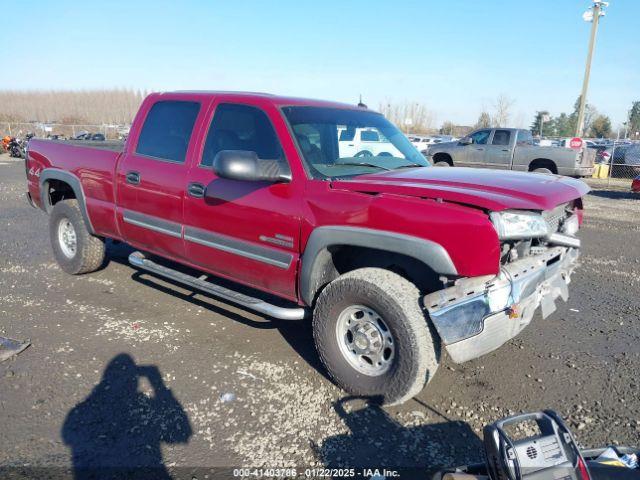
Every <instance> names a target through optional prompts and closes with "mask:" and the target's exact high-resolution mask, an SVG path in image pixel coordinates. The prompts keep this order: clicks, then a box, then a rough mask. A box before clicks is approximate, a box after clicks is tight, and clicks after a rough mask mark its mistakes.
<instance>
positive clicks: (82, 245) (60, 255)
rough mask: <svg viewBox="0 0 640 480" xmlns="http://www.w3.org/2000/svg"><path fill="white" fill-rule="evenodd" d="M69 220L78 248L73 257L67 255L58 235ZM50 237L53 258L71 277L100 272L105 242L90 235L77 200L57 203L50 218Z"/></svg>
mask: <svg viewBox="0 0 640 480" xmlns="http://www.w3.org/2000/svg"><path fill="white" fill-rule="evenodd" d="M65 220H68V221H69V223H70V224H71V225H72V226H73V230H74V231H75V237H76V248H75V253H74V254H73V255H68V254H65V252H64V247H63V246H62V245H61V240H60V235H59V234H58V232H59V229H60V224H61V223H62V222H63V221H65ZM49 237H50V239H51V246H52V248H53V256H54V257H55V259H56V262H58V265H60V268H62V270H64V271H65V272H67V273H69V274H71V275H79V274H82V273H89V272H94V271H96V270H98V269H99V268H100V267H101V266H102V264H103V262H104V257H105V244H104V240H103V239H101V238H99V237H95V236H93V235H91V234H90V233H89V230H88V229H87V226H86V224H85V223H84V218H83V217H82V211H81V210H80V205H79V204H78V201H77V200H75V199H74V200H63V201H60V202H58V203H56V204H55V205H54V207H53V210H52V211H51V216H50V217H49Z"/></svg>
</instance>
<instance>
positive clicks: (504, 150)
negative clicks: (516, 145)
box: [502, 148, 511, 152]
mask: <svg viewBox="0 0 640 480" xmlns="http://www.w3.org/2000/svg"><path fill="white" fill-rule="evenodd" d="M502 151H503V152H510V151H511V150H509V149H508V148H503V149H502Z"/></svg>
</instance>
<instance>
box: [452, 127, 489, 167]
mask: <svg viewBox="0 0 640 480" xmlns="http://www.w3.org/2000/svg"><path fill="white" fill-rule="evenodd" d="M490 136H491V129H485V130H478V131H477V132H473V133H472V134H471V135H469V138H471V139H472V140H473V143H471V144H470V145H466V146H465V147H463V148H462V162H457V163H458V164H460V165H463V166H465V167H476V168H483V167H485V164H484V161H485V157H484V154H485V148H486V146H487V143H488V141H489V137H490ZM454 162H455V160H454Z"/></svg>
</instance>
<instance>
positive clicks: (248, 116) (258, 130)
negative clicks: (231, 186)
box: [200, 103, 283, 167]
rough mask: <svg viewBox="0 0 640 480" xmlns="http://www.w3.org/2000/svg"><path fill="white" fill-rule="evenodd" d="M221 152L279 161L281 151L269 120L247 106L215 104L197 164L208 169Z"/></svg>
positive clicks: (257, 109)
mask: <svg viewBox="0 0 640 480" xmlns="http://www.w3.org/2000/svg"><path fill="white" fill-rule="evenodd" d="M221 150H248V151H251V152H256V154H257V155H258V158H260V159H262V160H267V159H268V160H279V159H281V158H283V154H282V148H281V147H280V142H279V141H278V137H277V136H276V132H275V130H274V129H273V126H272V125H271V122H270V121H269V117H267V114H266V113H264V112H263V111H262V110H260V109H259V108H256V107H252V106H250V105H238V104H233V103H223V104H220V105H218V107H217V108H216V113H215V114H214V116H213V120H212V121H211V127H210V128H209V133H208V134H207V140H206V142H205V144H204V152H203V153H202V161H201V162H200V165H204V166H207V167H210V166H211V165H213V159H214V158H215V157H216V155H217V154H218V152H220V151H221Z"/></svg>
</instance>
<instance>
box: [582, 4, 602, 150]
mask: <svg viewBox="0 0 640 480" xmlns="http://www.w3.org/2000/svg"><path fill="white" fill-rule="evenodd" d="M608 6H609V2H603V1H601V0H595V1H594V2H593V5H592V6H591V8H590V9H589V10H587V11H586V12H585V13H584V15H582V18H583V19H584V21H585V22H591V37H590V38H589V52H588V53H587V65H586V66H585V69H584V80H583V82H582V94H581V95H580V109H579V110H578V123H577V125H576V137H581V136H582V130H583V129H584V110H585V107H586V106H587V90H588V89H589V76H590V75H591V59H592V58H593V49H594V47H595V44H596V34H597V33H598V23H599V21H600V16H604V14H605V12H604V8H605V7H608Z"/></svg>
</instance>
